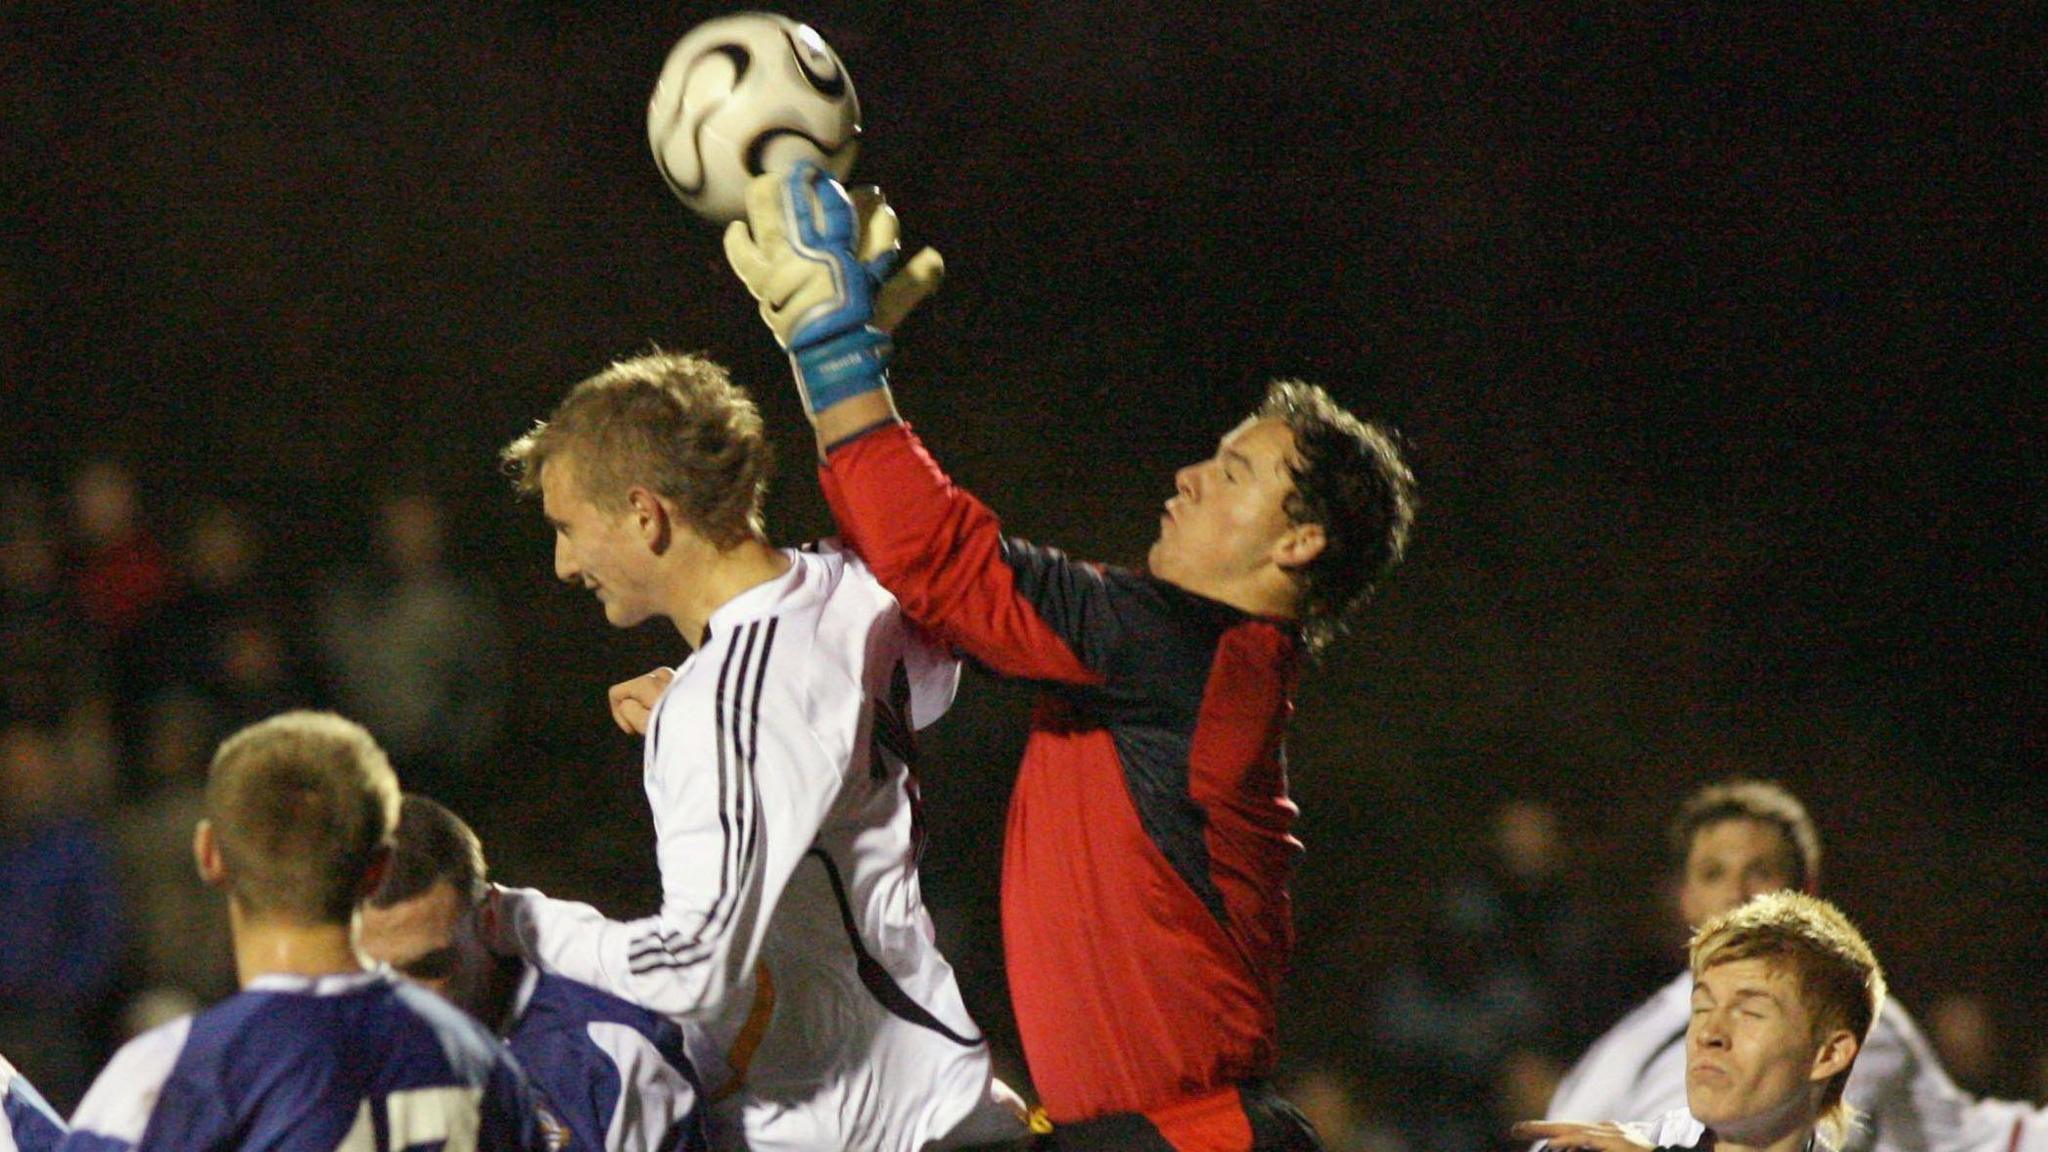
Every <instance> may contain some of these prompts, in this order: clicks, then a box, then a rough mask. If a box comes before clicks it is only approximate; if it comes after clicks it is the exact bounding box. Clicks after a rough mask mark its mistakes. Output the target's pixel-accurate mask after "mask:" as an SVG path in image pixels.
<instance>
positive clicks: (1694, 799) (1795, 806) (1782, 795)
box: [1669, 777, 1820, 890]
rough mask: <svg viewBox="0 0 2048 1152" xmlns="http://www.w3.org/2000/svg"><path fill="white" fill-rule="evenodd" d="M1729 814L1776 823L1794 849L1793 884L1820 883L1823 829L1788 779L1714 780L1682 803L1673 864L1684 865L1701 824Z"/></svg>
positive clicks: (1674, 825) (1674, 827)
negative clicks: (1790, 788) (1790, 787)
mask: <svg viewBox="0 0 2048 1152" xmlns="http://www.w3.org/2000/svg"><path fill="white" fill-rule="evenodd" d="M1728 820H1754V821H1755V822H1757V823H1759V824H1765V825H1768V826H1770V827H1773V828H1776V829H1777V830H1778V833H1779V834H1780V835H1782V836H1783V837H1784V838H1785V843H1786V845H1787V846H1789V847H1790V848H1791V849H1792V863H1793V866H1794V868H1795V869H1796V874H1795V875H1794V876H1793V885H1794V886H1795V887H1798V888H1802V889H1807V890H1811V889H1812V888H1814V887H1815V886H1816V885H1817V884H1819V883H1820V831H1819V830H1818V829H1816V828H1815V827H1814V826H1813V817H1811V816H1809V815H1807V813H1806V805H1804V804H1801V803H1800V802H1799V797H1797V796H1794V795H1793V794H1792V793H1790V792H1788V791H1786V790H1785V788H1784V786H1783V785H1780V784H1777V783H1775V782H1773V781H1770V780H1752V779H1748V778H1746V777H1736V778H1735V779H1732V780H1722V781H1719V782H1718V783H1714V784H1709V785H1707V786H1706V787H1704V788H1702V789H1700V790H1699V791H1697V792H1695V793H1693V794H1692V795H1691V796H1690V797H1688V798H1687V799H1686V801H1685V803H1684V804H1682V805H1680V806H1679V809H1678V814H1677V815H1676V816H1673V817H1672V818H1671V829H1670V833H1669V836H1670V843H1671V859H1672V865H1673V867H1676V868H1681V869H1682V868H1684V867H1685V861H1686V858H1687V857H1688V856H1690V855H1691V854H1692V842H1693V838H1694V837H1695V836H1698V835H1699V833H1700V830H1701V829H1703V828H1707V827H1711V826H1712V825H1715V824H1720V823H1722V822H1724V821H1728Z"/></svg>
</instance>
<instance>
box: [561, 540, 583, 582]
mask: <svg viewBox="0 0 2048 1152" xmlns="http://www.w3.org/2000/svg"><path fill="white" fill-rule="evenodd" d="M580 575H581V573H580V572H578V570H577V568H576V557H575V556H573V555H571V554H570V552H569V542H568V541H567V540H564V539H562V538H561V537H559V536H557V537H556V538H555V579H557V580H560V581H561V582H562V583H564V584H574V583H576V582H577V578H578V577H579V576H580Z"/></svg>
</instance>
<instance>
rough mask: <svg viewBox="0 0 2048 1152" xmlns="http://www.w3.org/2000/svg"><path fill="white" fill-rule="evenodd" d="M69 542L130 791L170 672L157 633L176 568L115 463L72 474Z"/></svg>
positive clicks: (129, 476) (74, 585)
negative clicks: (155, 697) (151, 714)
mask: <svg viewBox="0 0 2048 1152" xmlns="http://www.w3.org/2000/svg"><path fill="white" fill-rule="evenodd" d="M71 537H72V538H71V547H72V553H71V556H70V558H69V560H68V562H67V566H66V571H67V574H68V575H69V577H70V581H71V589H72V594H73V596H74V598H75V599H76V601H77V604H78V610H79V614H80V615H81V616H82V617H83V618H84V620H85V623H86V625H87V627H88V630H89V632H90V635H91V637H92V639H93V643H94V646H95V648H96V650H97V654H98V656H99V660H100V666H101V667H102V669H104V672H105V674H106V677H107V682H106V685H105V688H106V692H107V695H108V696H109V698H110V699H111V700H112V701H113V724H114V735H115V740H116V754H115V760H116V763H117V765H118V766H119V768H120V769H121V771H122V772H123V778H122V782H123V783H124V784H140V783H142V781H141V780H140V779H139V777H138V776H137V775H136V773H135V772H133V771H131V768H132V767H133V766H134V765H136V764H138V763H139V760H138V753H139V752H140V749H141V746H142V740H143V731H142V729H143V725H144V719H143V713H144V710H145V706H146V701H147V700H148V699H149V697H150V696H151V695H152V694H153V693H154V692H155V691H156V690H157V688H158V687H160V686H161V685H162V684H163V683H164V678H165V673H166V664H165V658H164V652H163V649H162V646H161V644H159V643H158V641H157V637H156V636H155V635H154V626H155V625H156V623H157V621H158V617H159V613H160V612H161V610H162V608H163V606H164V605H165V603H167V602H168V601H169V600H170V599H171V597H172V596H173V595H174V593H175V589H176V569H175V568H174V566H173V565H172V563H171V558H170V555H169V553H167V552H166V551H165V550H164V547H163V545H161V544H160V543H158V542H157V538H156V535H155V533H154V532H153V531H152V530H151V529H150V526H149V523H148V521H147V520H146V518H145V517H144V516H143V510H142V499H141V495H140V493H139V492H138V490H137V487H136V482H135V477H134V474H133V473H131V472H130V471H129V470H128V468H127V466H125V465H123V464H120V463H118V462H116V461H113V460H108V459H96V460H90V461H87V462H86V463H85V464H84V465H83V466H81V467H80V468H79V469H78V471H77V472H76V473H75V474H74V475H73V477H72V481H71Z"/></svg>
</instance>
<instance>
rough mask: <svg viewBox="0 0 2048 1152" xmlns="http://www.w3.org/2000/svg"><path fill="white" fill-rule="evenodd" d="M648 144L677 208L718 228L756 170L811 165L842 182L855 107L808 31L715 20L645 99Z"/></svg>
mask: <svg viewBox="0 0 2048 1152" xmlns="http://www.w3.org/2000/svg"><path fill="white" fill-rule="evenodd" d="M647 141H648V143H649V144H651V145H653V147H654V163H655V166H656V167H658V168H660V169H661V175H662V179H664V180H667V181H668V186H669V187H670V188H671V189H673V190H674V191H675V194H676V195H677V196H679V197H681V198H682V201H683V203H685V204H687V205H689V206H690V208H691V209H692V210H693V211H695V212H696V213H697V214H698V215H699V216H702V217H704V218H705V219H706V220H709V221H711V222H712V223H714V224H723V223H725V222H727V221H730V220H737V219H739V218H740V217H742V216H744V215H746V211H747V208H746V192H747V182H748V181H749V180H751V179H753V178H754V177H755V176H758V175H760V174H761V173H763V172H787V171H788V170H789V169H791V168H792V167H794V166H795V165H796V162H797V161H798V160H810V161H812V162H814V163H816V164H818V165H819V166H821V167H823V168H826V169H828V170H830V171H831V172H832V174H833V175H835V176H837V177H838V178H839V179H841V180H844V179H846V177H847V175H848V174H849V173H850V172H852V171H853V157H854V153H855V151H857V150H858V147H859V144H860V100H859V98H858V97H856V96H855V95H854V92H853V78H852V77H851V76H849V75H847V72H846V66H845V65H844V64H842V63H840V61H839V56H838V54H837V53H835V52H833V51H832V48H831V46H830V45H828V44H826V43H825V38H824V37H822V36H820V35H818V33H817V32H816V31H815V30H814V29H812V28H811V26H810V25H808V24H800V23H798V22H796V21H795V20H791V19H789V18H787V17H784V16H778V15H775V14H774V13H772V12H741V13H737V14H735V15H731V16H720V17H718V18H717V19H714V20H707V21H705V22H704V23H702V24H699V25H697V26H696V27H695V28H692V29H691V30H690V31H689V33H688V34H686V35H685V36H684V37H683V38H682V39H681V40H678V41H676V46H675V47H674V48H672V49H670V50H669V54H668V62H667V63H665V64H663V65H662V69H661V78H660V79H659V80H657V81H656V82H655V85H654V95H653V96H652V97H651V98H650V99H649V100H648V101H647Z"/></svg>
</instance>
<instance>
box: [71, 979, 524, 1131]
mask: <svg viewBox="0 0 2048 1152" xmlns="http://www.w3.org/2000/svg"><path fill="white" fill-rule="evenodd" d="M62 1147H63V1149H65V1152H102V1150H106V1152H126V1150H128V1149H136V1150H137V1152H156V1150H159V1149H160V1150H162V1152H211V1150H214V1149H222V1150H225V1149H239V1150H244V1152H257V1150H263V1152H407V1150H415V1149H416V1150H418V1152H528V1150H533V1152H542V1150H544V1149H546V1148H547V1144H546V1142H545V1140H544V1139H543V1136H542V1132H541V1127H540V1120H539V1117H538V1112H537V1108H536V1098H535V1096H534V1095H533V1090H532V1088H531V1087H530V1086H529V1085H528V1083H527V1080H526V1076H525V1074H524V1073H523V1072H521V1071H520V1069H519V1065H518V1063H517V1062H516V1061H515V1060H514V1059H513V1057H512V1055H511V1054H510V1053H509V1052H508V1051H507V1050H506V1049H505V1047H504V1046H503V1045H501V1044H499V1043H498V1041H497V1040H496V1038H494V1037H493V1036H491V1035H490V1033H489V1032H487V1031H486V1030H485V1029H484V1028H483V1026H482V1025H480V1024H478V1023H477V1022H476V1021H474V1020H472V1019H470V1018H469V1017H468V1016H467V1015H465V1014H464V1013H462V1012H461V1011H460V1010H458V1009H457V1008H455V1007H454V1006H453V1005H450V1004H448V1003H447V1002H446V1001H444V1000H442V999H441V998H440V997H438V996H435V995H434V994H433V993H431V992H428V991H426V990H424V989H421V988H417V987H414V986H412V985H410V984H406V983H404V982H402V981H400V980H398V979H397V978H396V977H394V976H392V975H391V973H390V972H389V971H388V970H385V969H379V970H376V971H372V972H364V973H361V974H351V975H346V976H327V977H322V978H319V979H307V978H304V977H296V976H265V977H261V978H259V979H257V980H255V981H253V982H251V983H250V984H249V985H248V987H246V988H244V989H243V990H242V991H241V992H239V993H237V994H235V995H233V996H230V997H229V998H228V999H226V1000H223V1001H222V1002H221V1003H219V1004H217V1005H215V1006H214V1007H212V1008H209V1009H207V1010H206V1011H205V1012H202V1013H200V1014H199V1015H197V1016H189V1017H185V1018H183V1019H181V1020H177V1021H174V1022H172V1023H170V1024H166V1025H164V1026H163V1027H161V1028H157V1029H153V1030H151V1031H149V1032H145V1033H144V1034H142V1035H141V1036H138V1037H136V1038H135V1039H134V1040H133V1041H130V1042H129V1043H128V1044H127V1045H126V1046H125V1047H123V1048H122V1049H121V1051H119V1052H118V1053H116V1054H115V1055H114V1059H113V1060H112V1061H111V1062H109V1063H108V1065H107V1067H106V1069H105V1070H104V1071H102V1072H101V1073H100V1076H99V1079H98V1080H96V1081H94V1083H93V1086H92V1089H91V1090H90V1091H88V1092H87V1093H86V1096H85V1099H84V1101H83V1102H81V1103H80V1104H79V1106H78V1113H77V1115H75V1116H73V1117H72V1131H71V1134H70V1135H69V1136H68V1137H66V1138H65V1141H64V1143H63V1145H62Z"/></svg>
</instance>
